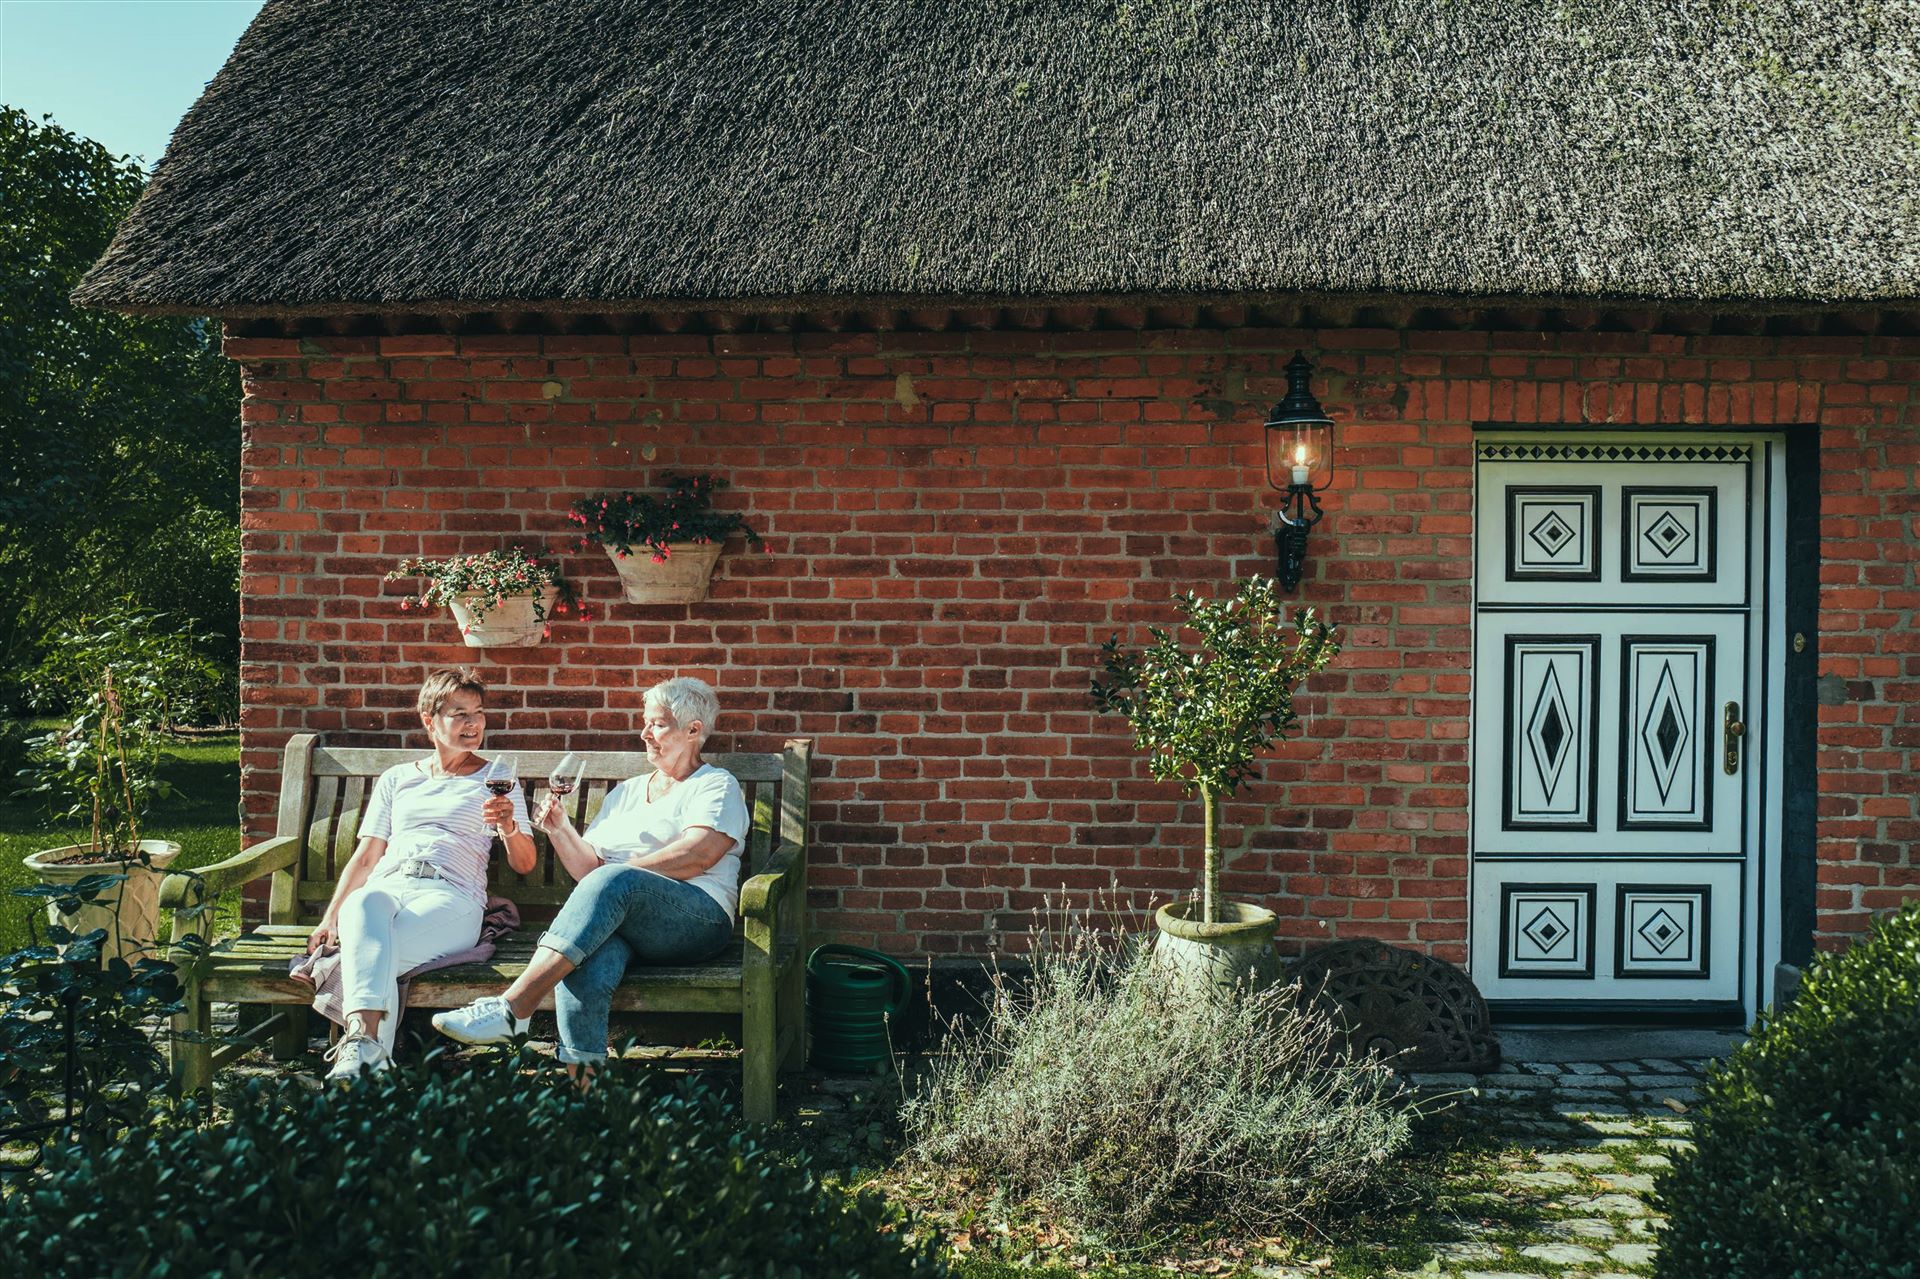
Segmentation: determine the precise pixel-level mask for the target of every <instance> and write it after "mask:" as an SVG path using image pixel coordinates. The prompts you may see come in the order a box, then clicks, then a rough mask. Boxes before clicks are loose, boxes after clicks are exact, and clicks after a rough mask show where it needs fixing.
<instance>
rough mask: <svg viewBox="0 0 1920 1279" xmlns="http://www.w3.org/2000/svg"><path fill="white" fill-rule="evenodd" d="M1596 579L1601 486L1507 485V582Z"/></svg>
mask: <svg viewBox="0 0 1920 1279" xmlns="http://www.w3.org/2000/svg"><path fill="white" fill-rule="evenodd" d="M1599 579H1600V490H1599V489H1597V488H1513V487H1510V488H1508V489H1507V580H1508V581H1510V582H1540V581H1568V582H1594V581H1598V580H1599Z"/></svg>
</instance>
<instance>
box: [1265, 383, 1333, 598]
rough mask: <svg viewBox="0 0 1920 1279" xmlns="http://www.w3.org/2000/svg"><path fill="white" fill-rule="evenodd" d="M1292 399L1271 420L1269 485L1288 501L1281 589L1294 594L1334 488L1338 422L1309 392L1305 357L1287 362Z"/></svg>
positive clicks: (1279, 517) (1283, 511)
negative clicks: (1311, 536)
mask: <svg viewBox="0 0 1920 1279" xmlns="http://www.w3.org/2000/svg"><path fill="white" fill-rule="evenodd" d="M1286 374H1287V395H1286V398H1285V399H1283V400H1281V401H1280V403H1278V404H1276V405H1274V406H1273V412H1271V413H1269V414H1268V415H1267V423H1266V432H1267V483H1268V485H1270V486H1271V487H1272V488H1274V489H1276V490H1278V491H1280V492H1282V493H1285V494H1286V495H1287V500H1286V502H1285V504H1284V505H1282V506H1281V508H1280V509H1279V510H1278V511H1277V512H1275V513H1274V521H1273V541H1274V550H1275V551H1276V552H1277V553H1278V556H1279V560H1280V565H1279V577H1280V586H1281V588H1282V589H1283V590H1289V591H1291V590H1294V589H1296V588H1297V587H1298V586H1299V585H1300V573H1301V570H1302V569H1304V568H1305V567H1306V564H1307V534H1308V533H1309V532H1311V531H1312V529H1313V526H1314V525H1315V524H1318V523H1319V522H1320V515H1321V511H1320V499H1319V497H1318V496H1316V495H1317V494H1320V493H1324V492H1326V491H1327V489H1329V488H1331V487H1332V486H1333V420H1332V419H1331V418H1329V417H1328V416H1327V413H1326V410H1325V409H1323V408H1321V407H1320V401H1319V400H1316V399H1314V398H1313V392H1312V391H1311V390H1309V389H1307V379H1308V378H1309V377H1311V376H1312V375H1313V365H1311V364H1309V363H1307V357H1306V355H1305V353H1304V352H1301V351H1295V352H1294V353H1293V358H1292V359H1291V360H1288V361H1287V367H1286Z"/></svg>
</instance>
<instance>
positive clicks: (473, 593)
mask: <svg viewBox="0 0 1920 1279" xmlns="http://www.w3.org/2000/svg"><path fill="white" fill-rule="evenodd" d="M407 577H414V578H419V579H420V580H421V581H422V582H424V583H425V586H424V587H422V589H421V590H420V591H419V592H418V593H417V594H414V595H409V596H408V597H406V598H405V599H403V600H401V601H400V607H401V608H403V609H411V608H432V607H434V606H437V605H441V604H444V605H446V606H447V608H448V609H449V610H450V611H451V612H452V613H453V620H454V621H455V622H457V623H459V626H460V638H461V639H462V640H463V641H465V643H466V645H467V647H468V648H498V647H524V646H527V645H531V644H538V643H540V642H541V641H542V640H544V639H546V638H547V635H548V631H549V628H548V621H547V619H548V618H550V617H552V616H554V615H555V614H556V613H560V612H565V611H566V607H567V605H566V603H565V602H564V601H562V600H561V598H560V597H561V595H562V592H563V591H564V590H565V588H566V583H565V582H563V581H562V580H561V577H560V570H559V569H558V568H556V567H555V566H554V565H553V563H552V561H550V560H548V559H546V558H545V557H544V556H539V555H535V554H533V553H532V552H531V551H528V550H527V549H526V548H525V547H523V546H514V547H509V548H508V549H506V550H504V551H484V552H482V553H481V554H479V555H455V556H453V557H451V558H449V559H444V560H430V559H426V558H417V559H405V560H401V561H400V565H399V567H397V568H395V569H394V570H393V571H392V572H391V573H388V574H387V579H386V580H387V581H389V582H392V581H396V580H398V579H400V578H407ZM584 615H585V614H584V613H583V614H582V616H583V617H584Z"/></svg>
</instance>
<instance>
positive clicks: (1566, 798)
mask: <svg viewBox="0 0 1920 1279" xmlns="http://www.w3.org/2000/svg"><path fill="white" fill-rule="evenodd" d="M1599 651H1600V639H1599V637H1598V636H1597V635H1512V636H1508V637H1507V660H1506V704H1507V707H1508V720H1509V723H1508V731H1507V740H1506V744H1505V769H1506V797H1505V800H1506V802H1505V804H1504V807H1503V815H1502V817H1503V822H1502V824H1503V827H1504V828H1505V829H1507V830H1589V831H1590V830H1592V829H1594V813H1593V789H1594V767H1595V762H1596V760H1595V753H1594V751H1595V743H1594V718H1595V717H1594V697H1595V693H1596V689H1595V683H1594V670H1595V667H1596V665H1597V660H1596V659H1597V658H1598V656H1599Z"/></svg>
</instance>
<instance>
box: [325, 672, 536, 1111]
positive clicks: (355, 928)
mask: <svg viewBox="0 0 1920 1279" xmlns="http://www.w3.org/2000/svg"><path fill="white" fill-rule="evenodd" d="M486 695H487V690H486V686H485V685H484V684H482V683H481V682H480V680H479V678H478V677H477V676H476V675H475V674H474V673H473V672H472V671H466V670H437V671H434V672H433V673H432V674H430V675H428V676H427V678H426V682H425V683H423V684H421V686H420V696H419V699H418V701H417V703H416V705H417V707H418V709H419V712H420V723H421V726H422V727H424V728H425V729H426V730H427V737H428V738H429V739H430V740H431V741H432V742H433V754H431V755H429V756H427V757H426V758H425V759H418V760H411V761H409V762H407V763H405V764H396V765H395V766H394V767H392V768H389V769H388V770H387V771H386V772H384V773H382V774H381V775H380V778H379V780H378V781H376V782H375V783H374V784H373V789H372V790H371V791H370V792H369V793H368V795H367V807H366V812H365V814H364V815H363V816H362V817H361V819H360V844H359V847H357V848H356V849H354V852H353V856H352V857H351V858H349V859H348V861H347V864H346V866H345V867H343V868H342V869H341V872H340V880H339V883H338V884H336V885H335V887H334V890H333V899H332V900H331V901H329V902H328V903H327V909H326V912H325V913H324V914H323V915H322V916H321V917H320V924H319V926H318V927H317V928H315V929H314V930H313V935H312V937H311V938H309V939H308V942H307V949H308V951H309V952H312V951H315V950H318V949H319V948H320V947H322V946H324V945H326V944H328V943H330V942H337V943H338V945H339V947H340V970H341V995H342V1003H341V1006H342V1007H343V1008H344V1009H346V1013H347V1033H346V1036H345V1037H344V1038H342V1039H341V1041H340V1042H339V1043H337V1044H335V1045H334V1046H333V1048H332V1050H331V1051H330V1052H329V1053H328V1058H329V1060H331V1061H332V1062H333V1063H334V1064H333V1069H332V1070H331V1071H329V1072H328V1074H327V1078H329V1079H339V1080H346V1079H352V1078H355V1077H356V1076H358V1075H359V1073H360V1072H361V1070H362V1069H366V1070H370V1071H374V1072H379V1071H382V1070H385V1069H386V1068H387V1067H388V1065H389V1064H390V1062H391V1058H392V1053H393V1035H394V1026H395V1023H396V1022H397V1021H398V1020H399V1016H400V1011H401V1010H400V1009H399V1008H398V1007H396V1006H395V1005H396V1004H397V1003H398V1001H399V979H400V974H401V973H404V972H408V971H410V970H412V969H414V968H417V967H419V966H420V965H421V964H424V963H427V962H428V961H430V960H433V959H437V958H439V957H440V956H442V955H451V954H453V953H454V952H456V951H461V950H466V949H467V948H469V947H471V946H472V945H473V944H474V943H475V942H476V941H477V940H478V938H479V936H480V922H481V918H482V916H483V915H484V914H485V911H486V903H487V859H488V856H489V855H490V853H491V851H492V848H493V839H494V835H495V834H496V832H497V833H498V834H499V835H500V838H501V840H502V841H503V842H504V843H505V844H506V848H507V862H508V864H509V865H511V866H512V867H513V868H514V869H515V870H516V871H519V872H520V873H521V874H526V873H527V872H528V871H531V870H532V869H533V867H534V862H535V858H536V854H535V852H534V846H533V837H532V836H531V835H530V834H529V833H528V827H529V822H528V820H527V801H526V796H525V794H524V792H522V791H521V790H520V788H519V787H517V786H516V787H514V789H513V792H512V794H511V795H492V794H489V793H488V792H487V790H486V788H485V787H484V786H483V785H482V784H481V779H482V778H483V777H484V776H485V775H486V769H487V761H486V760H484V759H482V758H481V757H480V756H479V755H478V754H477V753H476V752H478V750H479V749H480V746H481V744H482V743H483V742H484V741H485V740H486V732H487V708H486Z"/></svg>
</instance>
